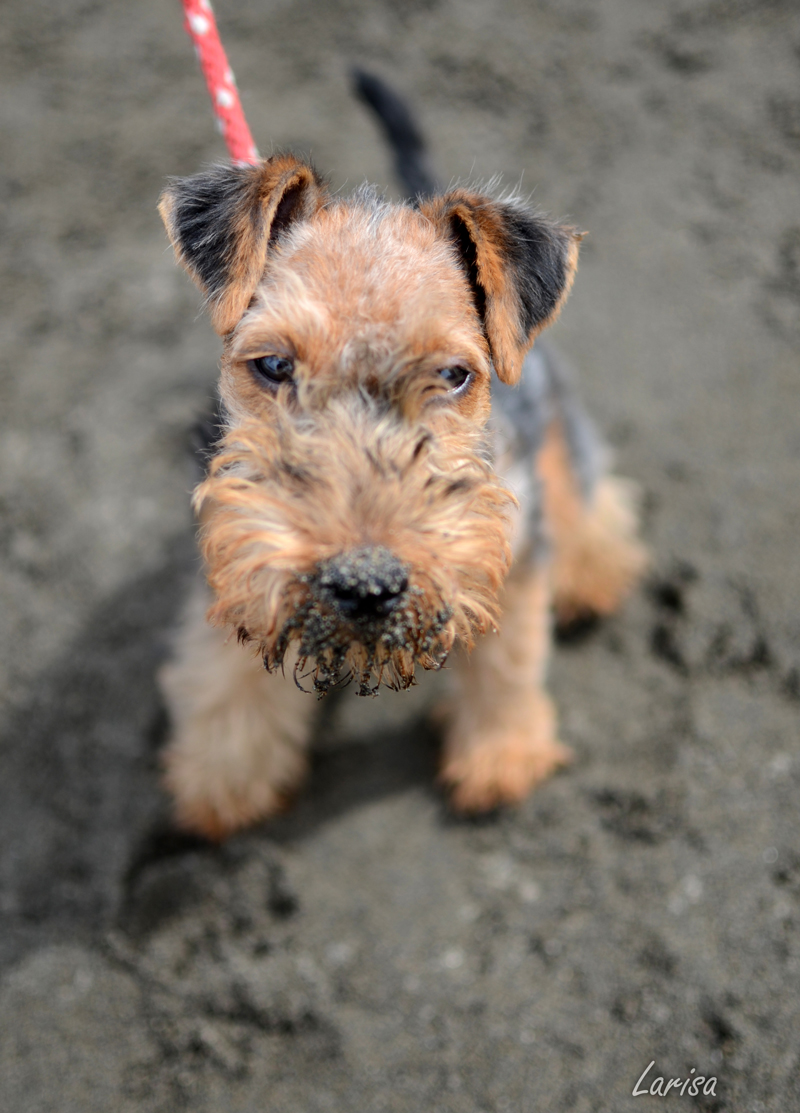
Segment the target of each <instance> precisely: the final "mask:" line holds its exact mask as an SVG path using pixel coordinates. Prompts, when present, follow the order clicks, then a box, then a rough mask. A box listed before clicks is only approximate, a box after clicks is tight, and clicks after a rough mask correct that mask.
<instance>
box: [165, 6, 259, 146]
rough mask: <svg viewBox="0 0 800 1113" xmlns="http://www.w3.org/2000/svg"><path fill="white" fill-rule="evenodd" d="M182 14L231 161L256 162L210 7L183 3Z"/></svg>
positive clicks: (237, 92)
mask: <svg viewBox="0 0 800 1113" xmlns="http://www.w3.org/2000/svg"><path fill="white" fill-rule="evenodd" d="M183 13H184V16H185V19H184V24H183V25H184V27H185V28H186V31H187V33H188V35H189V37H190V38H191V40H192V42H193V43H194V48H195V51H196V52H197V60H198V62H199V63H200V69H201V70H202V71H203V76H204V77H205V79H206V85H207V86H208V92H209V95H210V97H211V104H212V107H213V109H214V115H215V117H216V120H217V126H218V127H219V130H220V132H221V133H222V137H223V139H224V140H225V143H226V145H227V147H228V151H229V152H230V156H231V158H232V159H233V161H234V162H237V163H240V164H244V165H246V164H248V163H253V162H258V161H259V154H258V151H257V149H256V145H255V143H254V142H253V137H252V135H251V134H250V128H249V127H248V126H247V120H245V118H244V111H243V110H242V102H241V101H240V100H239V90H238V89H237V88H236V78H235V77H234V76H233V70H232V69H231V67H230V66H229V65H228V59H227V58H226V56H225V51H224V50H223V47H222V42H221V41H220V37H219V31H218V30H217V21H216V20H215V19H214V12H213V11H212V9H211V4H210V3H209V2H208V0H183Z"/></svg>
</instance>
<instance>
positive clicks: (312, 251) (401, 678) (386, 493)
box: [161, 156, 579, 691]
mask: <svg viewBox="0 0 800 1113" xmlns="http://www.w3.org/2000/svg"><path fill="white" fill-rule="evenodd" d="M161 213H162V216H163V217H164V221H165V223H166V225H167V229H168V231H169V234H170V238H171V240H172V243H173V246H174V247H175V251H176V253H177V255H178V258H179V259H180V261H181V262H182V263H183V265H184V266H185V267H186V268H187V270H188V271H189V273H190V274H191V275H192V277H193V279H194V280H195V282H196V283H197V285H198V286H199V287H200V289H201V290H202V291H203V292H204V293H205V295H206V298H207V303H208V308H209V312H210V315H211V319H212V322H213V324H214V326H215V328H216V329H217V331H218V332H219V333H220V334H221V335H222V336H223V339H224V353H223V360H222V378H221V387H220V389H221V395H222V400H223V402H224V405H225V410H226V412H227V414H228V422H229V426H228V429H227V431H226V433H225V435H224V437H223V438H222V441H221V443H220V448H219V452H218V453H217V455H216V456H215V457H214V459H213V461H212V464H211V467H210V471H209V475H208V478H207V479H206V480H205V482H204V483H202V484H201V486H200V487H199V488H198V491H197V493H196V505H197V507H198V509H199V512H200V514H201V519H202V522H203V553H204V557H205V560H206V563H207V569H208V576H209V582H210V584H211V586H212V588H213V589H214V591H215V595H216V602H215V604H214V607H213V608H212V612H211V617H212V619H213V620H214V621H216V622H219V623H222V624H226V625H229V626H231V627H232V628H234V629H236V630H238V631H239V634H240V636H241V637H242V638H243V639H247V640H251V641H253V642H255V643H256V644H257V646H258V648H259V650H260V652H261V653H262V654H263V655H264V660H265V663H266V665H267V667H268V668H273V667H277V666H278V665H279V664H280V663H281V662H282V660H283V656H284V654H285V652H286V650H287V648H288V646H289V645H290V644H291V643H292V642H297V643H298V648H299V659H300V661H301V667H302V664H303V663H305V662H306V661H308V662H311V666H310V668H311V672H312V673H313V675H314V684H315V686H316V687H317V688H318V689H320V690H324V689H326V688H327V687H329V686H330V684H332V683H334V682H335V680H336V678H337V677H338V676H339V675H340V673H341V671H342V669H343V668H344V667H345V666H346V667H347V668H349V671H350V672H351V673H352V674H353V675H354V676H355V677H356V678H357V680H358V684H359V690H361V691H370V690H373V684H374V682H375V680H377V681H378V682H380V680H381V679H384V680H385V681H386V682H388V683H390V684H393V685H396V686H408V684H410V683H411V682H412V680H413V675H414V667H415V664H416V663H420V664H422V665H423V666H424V667H426V668H435V667H438V666H440V665H441V664H442V662H443V661H444V659H445V658H446V656H447V653H448V652H449V650H450V648H451V646H452V644H453V641H454V640H455V638H456V637H459V638H461V639H463V640H464V641H465V642H466V643H467V644H470V643H471V640H472V638H473V636H474V634H475V633H477V632H482V631H484V630H485V629H487V628H488V627H490V626H491V625H492V624H493V623H494V621H495V619H496V617H497V595H498V591H499V589H500V587H501V585H502V582H503V579H504V576H505V573H506V571H507V569H508V565H509V560H510V556H509V532H510V530H509V520H510V516H511V510H512V504H513V498H512V496H511V495H510V494H509V492H508V491H507V489H506V488H505V486H504V485H503V483H502V481H501V480H500V479H499V478H498V477H497V476H496V474H495V473H494V471H493V469H492V466H491V462H490V456H489V453H488V451H487V447H486V444H485V432H484V428H485V425H486V421H487V419H488V416H489V411H490V382H491V375H492V373H493V372H496V373H497V374H498V375H499V377H500V378H501V379H502V380H503V381H504V382H511V383H513V382H515V381H516V380H517V379H518V378H519V375H520V372H521V367H522V360H523V357H524V355H525V352H526V351H527V349H528V348H529V347H530V345H531V344H532V342H533V340H534V338H535V336H536V335H537V334H538V333H539V332H540V331H541V330H542V329H543V328H544V327H545V326H546V325H547V324H549V323H550V322H551V321H552V320H553V319H554V317H555V316H556V315H557V313H558V311H559V309H560V307H561V304H562V303H563V301H564V299H565V297H566V295H567V293H568V290H569V287H570V284H571V281H572V277H573V274H574V270H575V266H576V261H577V245H578V238H579V237H578V236H577V235H576V234H575V233H574V232H573V231H572V230H571V229H568V228H565V227H562V226H558V225H554V224H552V223H550V222H548V221H546V220H544V219H543V218H541V217H539V216H537V215H535V214H533V213H531V212H529V211H528V210H526V209H525V208H524V207H523V206H521V205H520V204H518V203H516V202H514V201H495V200H492V199H491V198H489V197H486V196H483V195H481V194H477V193H472V192H469V191H467V190H462V189H458V190H454V191H451V192H449V193H446V194H444V195H443V196H440V197H436V198H432V199H430V200H428V201H424V202H422V203H420V204H419V206H418V207H412V206H410V205H393V204H388V203H386V202H385V201H383V200H382V199H381V198H380V197H379V196H377V195H376V194H375V193H374V192H372V191H369V190H362V191H360V192H357V193H356V194H355V196H353V197H351V198H349V199H347V200H340V199H335V198H332V197H331V196H330V195H329V194H328V192H327V190H326V188H325V185H324V183H323V182H322V181H321V180H320V179H319V177H318V176H317V175H316V173H315V172H314V170H313V169H312V168H311V167H310V166H308V165H307V164H305V163H303V162H301V161H299V160H297V159H295V158H293V157H292V156H280V157H276V158H273V159H269V160H267V161H266V162H264V163H262V164H260V165H258V166H254V167H219V168H215V169H213V170H210V171H208V172H205V173H202V174H198V175H196V176H195V177H192V178H188V179H185V180H181V181H176V182H174V183H173V184H172V185H171V186H170V187H169V188H168V189H167V191H166V192H165V194H164V196H163V198H162V202H161Z"/></svg>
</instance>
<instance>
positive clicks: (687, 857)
mask: <svg viewBox="0 0 800 1113" xmlns="http://www.w3.org/2000/svg"><path fill="white" fill-rule="evenodd" d="M218 8H219V17H220V24H221V27H222V31H223V34H224V38H225V40H226V43H227V45H228V48H229V52H230V55H231V59H232V62H233V64H234V66H235V68H236V71H237V75H238V77H239V82H240V85H241V87H242V90H243V96H244V103H245V107H246V110H247V113H248V115H249V117H250V120H251V123H252V126H253V129H254V132H255V134H256V136H257V138H258V140H259V142H260V144H261V146H262V149H264V150H269V149H270V145H271V144H272V143H274V144H275V145H276V146H286V145H294V146H296V147H299V148H301V149H304V150H308V151H311V152H312V153H313V156H314V158H315V160H316V162H317V163H318V164H319V165H320V166H321V167H323V168H324V169H326V170H327V171H329V172H330V174H331V176H332V179H333V181H334V183H335V184H336V185H337V186H338V185H344V186H353V185H356V184H358V183H359V182H361V181H362V179H364V178H369V179H372V180H377V181H378V182H381V183H386V182H388V180H389V177H390V170H389V158H388V155H387V153H386V151H385V149H384V148H383V146H382V145H381V142H380V140H379V138H378V136H377V133H376V130H375V128H374V126H373V124H372V122H371V121H370V120H369V119H368V118H367V116H366V115H365V113H364V111H363V110H362V109H361V108H360V107H359V106H358V105H357V104H356V103H354V101H353V99H352V98H351V96H350V94H349V91H348V87H347V76H346V75H347V68H348V66H349V64H350V63H351V62H353V61H356V60H357V61H361V62H362V63H368V64H369V65H371V66H372V67H373V68H374V69H376V70H378V71H379V72H380V73H382V74H383V75H385V76H386V77H388V78H390V79H391V80H393V81H394V83H395V84H396V85H397V86H398V87H399V88H401V89H404V90H406V91H407V92H408V93H409V94H412V95H413V98H414V100H415V102H416V104H417V105H418V107H419V109H420V111H421V113H422V116H423V119H424V123H425V127H426V130H427V132H428V133H429V136H430V139H431V143H432V146H433V149H434V151H435V154H436V158H437V161H438V165H439V168H440V170H441V173H442V175H443V176H444V177H445V178H448V177H449V176H451V175H452V176H453V177H457V176H465V175H474V176H477V177H487V176H489V175H491V174H493V173H495V172H500V173H502V174H503V175H504V177H505V179H506V181H507V182H508V183H510V184H514V183H516V182H517V181H518V180H519V179H520V177H522V184H523V188H525V189H531V190H534V191H535V192H534V198H535V200H536V202H537V203H539V204H540V205H542V206H543V207H545V208H546V209H548V210H550V211H552V212H554V213H555V214H557V215H562V216H564V215H569V216H570V217H571V218H572V219H573V220H575V221H576V222H577V223H579V224H580V225H582V226H583V227H585V228H588V229H589V230H590V231H591V236H590V237H589V238H588V239H587V240H586V243H585V249H584V252H583V262H582V266H581V271H580V275H579V278H578V281H577V284H576V288H575V292H574V294H573V297H572V299H571V302H570V304H569V306H568V309H567V311H566V312H565V314H564V316H563V319H562V321H561V322H560V323H559V325H558V326H557V328H556V329H555V330H554V339H556V340H557V342H558V343H559V344H560V346H561V348H562V349H563V350H564V351H565V352H566V353H567V354H568V356H569V357H571V359H572V361H573V362H574V363H576V364H577V365H578V366H579V367H580V368H581V369H582V377H583V384H584V392H585V395H586V397H587V399H588V401H589V402H590V404H591V406H592V408H593V410H594V412H595V414H596V415H597V416H598V418H599V420H600V421H601V423H602V425H603V427H604V428H605V430H606V432H607V434H608V436H609V437H610V439H611V441H612V443H613V444H614V446H615V449H616V453H617V459H618V462H619V467H620V469H621V470H622V471H624V472H625V473H626V474H629V475H631V476H634V477H636V478H637V479H638V480H639V481H640V482H641V484H642V486H643V489H644V496H645V528H646V534H647V538H648V541H649V543H650V544H651V546H652V549H653V552H654V554H655V570H654V573H653V576H652V579H651V581H650V583H649V585H648V586H647V587H646V588H644V589H643V590H642V591H641V592H640V593H639V594H638V595H637V597H636V598H635V599H634V600H633V601H632V603H631V604H630V606H628V607H627V609H626V610H625V612H624V614H622V615H621V616H620V617H619V618H616V619H614V620H613V621H611V622H608V623H607V624H605V625H603V626H602V627H600V628H598V629H596V630H595V631H593V632H590V633H589V634H588V635H587V636H586V637H584V638H583V639H582V640H579V641H575V642H573V643H572V644H569V645H563V646H561V647H560V648H559V649H558V651H557V653H556V655H555V660H554V664H553V669H552V677H553V687H554V689H555V692H556V695H557V697H558V700H559V703H560V707H561V710H562V719H563V735H564V738H565V740H566V741H568V742H569V744H570V745H572V746H573V747H574V749H575V751H576V753H577V755H578V760H577V763H576V765H575V766H574V767H573V768H572V769H570V770H569V771H568V772H565V773H564V774H562V775H560V776H558V777H557V778H555V779H554V780H553V781H551V782H550V783H549V784H548V785H547V786H545V787H543V788H542V789H541V790H540V791H539V792H537V793H536V794H535V795H534V797H533V798H532V799H531V800H530V801H529V802H528V803H527V804H526V805H525V806H524V807H522V808H520V809H519V810H518V811H516V812H513V813H508V814H503V815H500V816H497V817H493V818H491V819H489V820H487V821H485V822H480V823H466V822H458V821H455V820H454V819H452V818H451V817H450V816H449V815H448V812H447V810H446V808H445V806H444V804H443V801H442V799H441V798H440V796H439V795H438V793H437V792H436V790H435V788H434V787H433V773H434V770H435V766H436V737H435V734H434V733H432V732H431V731H430V730H429V729H428V728H427V727H426V726H425V719H424V713H425V709H426V707H427V705H428V704H429V702H430V700H431V699H432V698H434V696H435V691H434V690H432V688H431V686H430V685H426V686H423V687H422V688H420V689H419V690H418V691H416V692H414V693H411V694H409V695H408V696H407V697H406V698H405V699H404V698H403V697H395V698H392V697H387V696H381V697H380V698H379V699H378V700H377V701H374V702H369V703H367V702H366V701H359V700H357V699H356V698H355V697H354V696H353V695H351V694H349V693H347V694H346V695H345V696H344V697H343V698H342V699H341V700H340V701H339V703H338V704H337V705H334V706H331V707H329V708H328V709H327V712H326V714H325V717H324V718H323V720H322V721H321V723H320V727H319V731H318V735H319V738H318V746H317V756H316V758H315V764H314V769H313V773H312V776H311V779H310V783H309V785H308V788H307V791H306V792H305V794H304V796H303V797H302V799H301V800H300V802H299V803H298V805H297V807H296V808H295V810H294V811H293V812H292V813H291V814H289V815H287V816H286V817H285V818H283V819H281V820H280V821H278V822H274V823H270V824H267V825H265V826H264V827H263V828H262V829H259V830H257V831H254V832H252V833H250V834H248V835H246V836H244V837H241V838H237V839H234V840H233V841H232V842H230V843H229V844H228V845H227V846H225V847H224V848H223V849H221V850H213V849H209V848H208V847H206V846H203V845H200V844H194V843H192V842H190V841H188V840H180V839H179V838H177V837H176V836H175V835H174V834H173V833H171V832H170V830H169V827H168V825H167V823H166V819H165V816H166V803H165V800H164V798H163V796H162V795H161V793H160V790H159V788H158V783H157V757H156V755H157V750H158V746H159V745H160V744H161V742H162V741H163V736H164V722H163V711H162V710H161V708H160V705H159V700H158V696H157V693H156V689H155V686H154V680H153V676H154V672H155V669H156V667H157V664H158V662H159V661H160V660H161V659H162V658H163V656H164V653H165V652H166V646H167V642H168V633H169V629H170V626H171V623H172V621H173V618H174V615H175V613H176V610H177V609H178V608H179V606H180V603H181V599H182V598H183V596H184V593H185V591H186V587H187V584H188V582H189V579H190V577H191V575H192V570H193V568H194V566H195V565H194V556H193V549H192V541H191V521H190V516H189V511H188V505H187V502H188V500H187V491H188V489H189V486H190V484H191V470H190V467H189V464H188V462H187V456H186V451H185V445H186V433H187V429H188V427H189V425H190V424H191V421H192V419H193V417H194V415H196V414H197V413H198V412H199V411H200V410H201V409H202V408H203V406H204V404H205V401H206V399H207V398H208V396H209V394H210V392H211V390H212V383H213V378H214V369H215V362H216V358H217V351H218V346H217V343H216V341H215V339H214V337H213V335H212V333H211V331H210V329H209V327H208V325H207V324H206V323H205V321H203V320H198V319H197V311H198V299H197V297H196V295H195V294H194V292H193V290H192V289H191V287H190V285H189V283H188V281H187V280H186V279H185V277H184V276H183V275H182V274H181V273H179V271H178V270H177V268H176V267H175V266H174V265H173V262H172V259H171V256H170V254H169V253H168V251H167V250H166V241H165V237H164V235H163V233H162V230H161V228H160V225H159V222H158V219H157V217H156V214H155V202H156V198H157V195H158V192H159V189H160V186H161V184H162V182H163V180H164V178H165V176H166V175H168V174H183V173H190V172H192V171H193V170H195V169H196V168H197V167H198V166H199V165H201V164H202V163H203V162H204V161H208V160H211V159H214V158H219V157H222V155H223V150H222V147H221V144H220V141H219V139H218V138H217V137H216V135H215V133H214V131H213V128H212V124H211V119H210V112H209V109H208V106H207V103H206V94H205V91H204V88H203V86H202V84H201V81H200V78H199V75H198V72H197V70H196V66H195V62H194V58H193V56H192V53H191V50H190V48H189V45H188V42H187V41H186V40H185V37H184V33H183V31H182V28H181V20H180V15H179V9H178V4H177V2H174V0H169V2H166V0H136V2H135V3H130V2H123V0H105V2H102V3H98V2H92V0H58V2H57V3H56V2H55V0H5V3H4V4H3V11H2V17H1V18H0V42H1V43H2V45H1V46H0V52H1V53H0V57H2V65H0V87H2V97H1V98H0V135H1V136H2V139H1V140H0V142H1V143H2V146H1V147H0V150H2V159H0V162H1V163H2V169H1V173H2V191H3V201H4V204H3V208H2V221H3V234H2V245H3V249H4V250H3V260H4V266H3V273H2V303H3V323H2V345H1V347H0V350H1V352H2V359H3V364H4V366H3V372H2V378H1V379H0V421H2V426H3V432H2V438H1V439H0V500H2V518H0V541H1V543H2V571H1V572H0V599H1V601H0V608H1V609H2V617H3V638H2V645H0V692H1V693H2V697H3V703H4V712H3V732H2V748H3V749H2V762H3V766H2V785H1V786H0V790H1V791H2V801H1V802H0V838H1V839H2V871H1V872H0V882H1V884H2V889H1V892H0V917H1V923H2V926H1V927H0V964H1V965H2V982H1V983H0V997H1V1000H2V1004H0V1108H2V1110H4V1111H6V1110H7V1111H9V1113H34V1111H36V1113H51V1111H57V1113H73V1111H75V1113H94V1111H104V1113H105V1111H111V1110H113V1111H114V1113H134V1111H136V1113H144V1111H154V1113H156V1111H158V1113H169V1111H172V1110H180V1109H184V1108H186V1109H191V1110H193V1111H197V1113H206V1111H209V1113H210V1111H214V1113H228V1111H231V1113H233V1111H236V1113H239V1111H242V1113H244V1111H252V1113H262V1111H264V1110H270V1111H273V1110H274V1111H280V1113H283V1111H287V1113H288V1111H291V1113H296V1111H297V1113H305V1111H310V1113H313V1111H320V1113H322V1111H329V1110H330V1111H336V1113H339V1111H342V1113H344V1111H347V1113H355V1111H373V1110H375V1111H377V1110H394V1111H398V1113H399V1111H403V1113H405V1111H425V1113H428V1111H430V1113H433V1111H442V1113H444V1111H447V1113H478V1111H483V1113H493V1111H497V1113H507V1111H519V1113H534V1111H537V1113H538V1111H541V1113H556V1111H560V1110H564V1111H589V1110H597V1111H601V1110H602V1111H609V1113H622V1111H624V1110H628V1109H639V1108H642V1109H644V1108H652V1109H662V1108H663V1109H665V1110H670V1109H674V1110H680V1109H692V1108H700V1109H703V1110H708V1111H712V1110H714V1111H717V1113H722V1111H731V1113H734V1111H735V1113H766V1111H769V1113H791V1111H792V1110H800V1078H799V1072H800V938H799V937H798V925H800V833H799V832H798V827H797V821H796V817H797V804H796V802H797V797H798V788H800V754H798V747H797V736H798V710H799V709H800V618H799V617H798V600H800V559H799V558H798V553H797V543H798V537H799V536H800V532H799V531H798V526H799V525H800V514H799V513H798V507H799V503H798V485H799V483H800V409H799V407H798V403H800V396H799V395H800V391H799V389H798V387H799V385H800V376H799V375H798V355H797V352H798V342H799V341H800V193H799V191H798V181H799V180H800V179H799V178H798V172H799V171H800V10H799V9H798V6H797V4H796V2H795V0H784V2H781V0H772V2H768V0H762V2H760V3H758V2H756V0H605V2H604V3H596V2H591V0H558V2H556V0H549V2H548V0H449V2H448V0H402V2H401V0H396V2H395V3H388V2H386V0H384V2H382V3H368V2H367V0H298V2H294V3H292V2H290V0H226V2H223V0H219V3H218ZM651 1060H655V1061H656V1067H655V1068H654V1070H653V1072H651V1076H650V1077H651V1078H652V1077H653V1076H654V1075H655V1073H656V1072H657V1073H659V1074H665V1075H667V1076H680V1077H682V1078H683V1077H685V1076H686V1074H687V1072H688V1071H689V1070H690V1069H691V1068H692V1067H694V1068H696V1072H697V1073H699V1074H704V1075H708V1076H710V1075H713V1076H715V1077H717V1079H718V1082H717V1084H716V1087H715V1089H716V1096H713V1097H712V1096H707V1097H705V1098H694V1099H692V1098H690V1097H689V1095H688V1094H687V1095H685V1096H683V1097H680V1096H678V1097H675V1096H674V1095H673V1096H670V1097H669V1098H664V1099H656V1098H641V1097H640V1098H632V1097H631V1096H630V1094H631V1090H632V1089H633V1086H634V1083H635V1082H636V1080H637V1078H638V1077H639V1075H640V1074H641V1072H642V1071H643V1070H644V1069H645V1067H646V1066H647V1064H648V1063H649V1062H650V1061H651Z"/></svg>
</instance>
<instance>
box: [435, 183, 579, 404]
mask: <svg viewBox="0 0 800 1113" xmlns="http://www.w3.org/2000/svg"><path fill="white" fill-rule="evenodd" d="M419 208H420V212H422V213H424V214H425V215H426V216H427V217H428V218H429V219H431V220H432V221H433V222H434V223H435V224H436V225H437V226H438V228H439V229H440V231H441V233H442V235H444V236H445V237H447V238H448V239H449V240H451V242H452V243H453V244H454V245H455V247H456V249H457V251H458V253H459V257H460V259H461V262H462V263H463V266H464V268H465V270H466V272H467V276H468V278H469V280H470V284H471V286H472V290H473V294H474V296H475V304H476V307H477V310H478V313H479V315H480V317H481V319H482V320H483V325H484V329H485V331H486V339H487V340H488V342H489V349H490V351H491V354H492V360H493V362H494V365H495V369H496V371H497V374H498V376H499V377H500V378H501V379H502V381H503V382H504V383H515V382H516V381H517V379H518V378H519V376H520V374H521V372H522V360H523V357H524V355H525V353H526V352H527V350H528V349H529V348H530V346H531V344H532V343H533V341H534V339H535V338H536V336H537V335H538V334H539V333H540V332H541V331H542V329H543V328H546V327H547V325H549V324H551V323H552V322H553V321H554V320H555V318H556V317H557V316H558V313H559V310H560V309H561V306H562V305H563V303H564V301H565V300H566V297H567V294H568V293H569V290H570V286H571V285H572V280H573V277H574V275H575V270H576V267H577V265H578V244H579V243H580V240H581V238H582V237H581V235H580V234H579V233H577V232H576V231H575V229H573V228H569V227H567V226H565V225H562V224H554V223H552V222H551V221H549V220H546V219H545V218H544V217H541V216H538V215H536V214H535V213H533V212H531V211H530V210H529V209H526V208H525V207H524V206H523V205H521V204H518V203H517V202H515V201H493V200H492V199H491V198H489V197H484V196H483V195H481V194H477V193H470V192H469V191H467V190H461V189H459V190H454V191H452V192H450V193H446V194H444V195H443V196H442V197H433V198H431V199H430V200H428V201H423V202H422V203H421V204H420V206H419Z"/></svg>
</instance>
